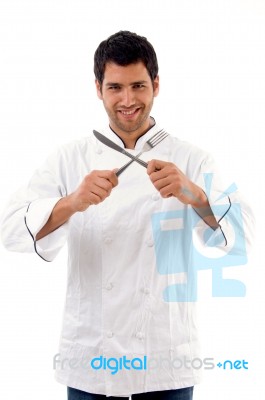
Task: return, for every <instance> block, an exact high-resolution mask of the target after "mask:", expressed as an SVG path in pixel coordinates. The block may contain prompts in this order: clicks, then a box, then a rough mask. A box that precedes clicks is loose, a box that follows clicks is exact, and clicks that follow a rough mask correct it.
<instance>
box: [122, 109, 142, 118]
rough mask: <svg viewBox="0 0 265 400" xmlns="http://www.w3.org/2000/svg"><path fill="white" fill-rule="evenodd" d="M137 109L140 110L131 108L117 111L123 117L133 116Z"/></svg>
mask: <svg viewBox="0 0 265 400" xmlns="http://www.w3.org/2000/svg"><path fill="white" fill-rule="evenodd" d="M139 110H140V108H134V109H132V110H118V112H119V113H121V114H122V115H124V116H125V117H132V116H134V115H135V114H136V113H137V112H138V111H139Z"/></svg>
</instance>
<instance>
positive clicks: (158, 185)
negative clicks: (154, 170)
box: [152, 174, 172, 191]
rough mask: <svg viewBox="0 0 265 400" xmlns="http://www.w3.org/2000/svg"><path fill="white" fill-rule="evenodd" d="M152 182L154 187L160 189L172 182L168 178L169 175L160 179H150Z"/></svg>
mask: <svg viewBox="0 0 265 400" xmlns="http://www.w3.org/2000/svg"><path fill="white" fill-rule="evenodd" d="M152 175H153V174H152ZM152 182H153V185H154V186H155V188H156V189H157V190H159V191H160V190H161V189H163V188H164V187H166V186H168V185H170V184H171V183H172V180H171V179H170V177H168V176H166V177H165V178H162V179H157V180H152Z"/></svg>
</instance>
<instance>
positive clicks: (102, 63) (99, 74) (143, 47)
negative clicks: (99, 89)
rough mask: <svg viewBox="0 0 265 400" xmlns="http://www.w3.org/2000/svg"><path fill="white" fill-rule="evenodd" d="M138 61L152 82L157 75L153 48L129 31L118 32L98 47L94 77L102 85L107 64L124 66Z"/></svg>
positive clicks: (95, 56) (143, 39) (142, 38)
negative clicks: (142, 64) (143, 66)
mask: <svg viewBox="0 0 265 400" xmlns="http://www.w3.org/2000/svg"><path fill="white" fill-rule="evenodd" d="M138 61H142V62H143V63H144V65H145V67H146V69H147V71H148V73H149V75H150V78H151V80H152V82H153V81H154V79H155V78H156V77H157V74H158V63H157V57H156V53H155V50H154V48H153V46H152V45H151V43H149V42H148V40H147V39H146V38H145V37H143V36H139V35H137V34H136V33H132V32H129V31H119V32H117V33H115V34H114V35H111V36H110V37H109V38H108V39H106V40H104V41H103V42H101V43H100V45H99V46H98V48H97V50H96V52H95V55H94V73H95V77H96V79H97V80H98V81H99V83H100V85H102V82H103V79H104V73H105V67H106V64H107V63H108V62H114V63H115V64H118V65H122V66H126V65H129V64H133V63H137V62H138Z"/></svg>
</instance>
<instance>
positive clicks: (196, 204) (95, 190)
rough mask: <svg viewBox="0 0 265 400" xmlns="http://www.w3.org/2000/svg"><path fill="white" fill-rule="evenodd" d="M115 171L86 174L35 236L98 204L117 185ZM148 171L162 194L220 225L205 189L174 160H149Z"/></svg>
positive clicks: (215, 225)
mask: <svg viewBox="0 0 265 400" xmlns="http://www.w3.org/2000/svg"><path fill="white" fill-rule="evenodd" d="M115 171H116V170H113V171H109V170H101V171H97V170H95V171H92V172H91V173H90V174H88V175H86V176H85V178H84V179H83V181H82V182H81V184H80V185H79V186H78V188H77V189H76V190H75V191H74V192H73V193H71V194H70V195H68V196H66V197H63V198H62V199H61V200H59V201H58V203H57V204H56V205H55V207H54V208H53V211H52V213H51V215H50V217H49V219H48V221H47V223H46V224H45V225H44V226H43V228H42V229H41V230H40V231H39V232H38V234H37V236H36V239H37V240H39V239H41V238H43V237H44V236H46V235H48V234H49V233H51V232H52V231H54V230H55V229H57V228H58V227H59V226H61V225H63V224H64V223H65V222H66V221H67V220H68V219H69V218H70V217H71V216H72V215H73V214H75V213H76V212H82V211H85V210H86V209H87V208H88V207H89V206H91V205H96V204H99V203H101V202H102V201H104V200H105V199H106V198H107V197H108V196H110V194H111V191H112V190H113V189H114V188H115V187H116V186H117V185H118V177H117V176H116V174H115ZM147 174H148V175H149V178H150V180H151V182H152V183H153V185H154V186H155V188H156V189H157V190H158V191H159V193H160V195H161V197H163V198H168V197H172V196H174V197H176V198H177V199H178V200H179V201H181V202H182V203H183V204H186V205H191V206H192V207H193V208H194V209H195V211H196V212H197V213H198V214H199V215H200V216H201V217H202V218H203V219H204V221H205V222H206V223H207V224H208V225H209V226H211V227H212V228H213V229H216V228H217V227H218V226H219V225H218V223H217V221H216V219H215V217H214V215H213V213H212V211H211V208H210V205H209V202H208V199H207V196H206V194H205V193H204V191H203V190H202V189H201V188H200V187H199V186H197V185H196V184H195V183H193V182H191V181H190V180H189V179H188V177H187V176H186V175H185V174H183V172H182V171H180V169H179V168H178V167H177V166H176V165H175V164H173V163H171V162H166V161H160V160H152V161H150V162H149V163H148V168H147Z"/></svg>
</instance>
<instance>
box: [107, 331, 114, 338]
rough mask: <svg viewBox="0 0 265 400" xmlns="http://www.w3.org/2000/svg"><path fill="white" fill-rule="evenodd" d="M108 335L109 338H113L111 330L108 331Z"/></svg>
mask: <svg viewBox="0 0 265 400" xmlns="http://www.w3.org/2000/svg"><path fill="white" fill-rule="evenodd" d="M107 337H108V338H109V339H111V338H112V337H113V332H111V331H109V332H107Z"/></svg>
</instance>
